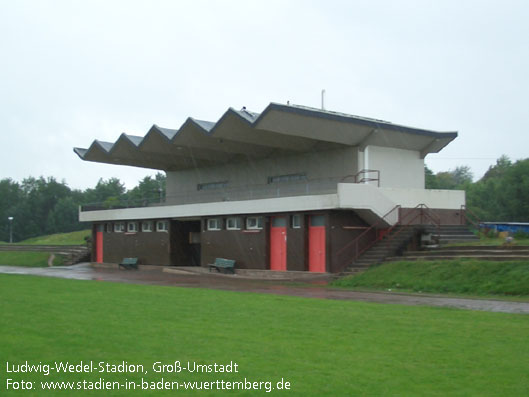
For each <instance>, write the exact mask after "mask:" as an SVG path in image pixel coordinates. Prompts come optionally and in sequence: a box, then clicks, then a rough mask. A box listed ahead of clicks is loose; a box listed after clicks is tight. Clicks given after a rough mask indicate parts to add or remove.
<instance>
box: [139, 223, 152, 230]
mask: <svg viewBox="0 0 529 397" xmlns="http://www.w3.org/2000/svg"><path fill="white" fill-rule="evenodd" d="M141 231H142V232H152V222H151V221H144V222H142V223H141Z"/></svg>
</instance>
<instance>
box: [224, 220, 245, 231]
mask: <svg viewBox="0 0 529 397" xmlns="http://www.w3.org/2000/svg"><path fill="white" fill-rule="evenodd" d="M241 225H242V222H241V218H228V219H227V220H226V229H228V230H241V227H242V226H241Z"/></svg>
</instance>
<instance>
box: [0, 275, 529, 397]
mask: <svg viewBox="0 0 529 397" xmlns="http://www.w3.org/2000/svg"><path fill="white" fill-rule="evenodd" d="M0 291H1V298H2V299H0V311H1V313H2V321H1V322H0V333H1V335H2V339H1V340H0V352H1V357H2V360H3V361H4V362H3V363H2V365H1V366H0V368H1V369H0V381H1V383H0V394H4V395H55V394H58V395H72V394H74V395H75V393H71V392H65V391H62V392H58V391H57V392H42V390H40V387H41V386H40V381H82V380H88V381H90V380H91V381H96V380H98V379H99V378H100V377H102V378H104V379H105V380H106V381H121V382H124V381H125V378H126V379H128V380H129V381H131V380H132V381H136V382H141V378H142V377H143V378H144V379H145V380H147V381H149V382H150V381H158V380H160V379H161V378H162V377H163V378H164V380H166V381H173V380H178V381H179V382H180V383H183V382H184V381H215V380H224V381H244V379H245V378H246V379H247V381H252V382H253V381H271V382H272V384H273V385H274V386H275V385H276V382H277V381H279V380H281V378H284V379H285V380H286V381H289V382H290V383H291V388H292V390H291V391H290V392H288V393H284V392H283V393H280V392H278V391H276V392H272V393H266V392H265V391H264V390H261V391H260V392H259V391H240V390H239V391H225V394H226V395H245V396H253V395H267V394H272V395H277V394H288V395H299V396H353V395H370V396H383V395H391V396H414V395H420V396H424V395H429V396H449V395H459V396H494V395H495V396H497V395H502V396H523V395H528V394H529V376H528V368H529V343H527V336H528V335H529V316H527V315H515V314H504V313H486V312H472V311H462V310H453V309H445V308H430V307H409V306H399V305H382V304H370V303H361V302H349V301H331V300H318V299H304V298H297V297H288V296H276V295H260V294H251V293H240V292H228V291H214V290H205V289H185V288H171V287H159V286H146V285H132V284H118V283H107V282H95V281H75V280H64V279H53V278H38V277H30V276H14V275H0ZM81 360H83V361H84V362H89V361H90V360H92V361H94V362H96V363H98V362H99V361H104V362H108V363H115V364H119V363H121V362H122V361H126V362H128V363H129V364H130V363H132V364H142V365H144V369H145V370H147V372H148V373H147V374H134V373H128V374H119V373H118V374H116V373H103V374H101V373H88V374H82V373H77V374H76V373H73V374H60V375H59V374H56V373H51V374H50V375H49V376H44V375H42V374H35V373H7V370H6V368H8V366H6V362H9V364H10V365H13V364H24V363H25V362H26V361H28V362H29V363H30V364H38V363H43V364H46V363H53V362H55V361H69V362H70V363H74V364H77V363H79V362H80V361H81ZM175 360H176V361H180V362H181V363H182V366H187V362H188V361H189V362H197V363H201V364H212V363H215V362H216V363H219V364H226V363H229V362H231V361H233V362H236V363H237V364H238V369H239V372H238V373H187V372H181V373H176V374H174V373H163V374H156V373H153V370H152V369H153V368H152V364H153V363H154V362H156V361H161V362H163V363H165V364H172V363H174V362H175ZM6 378H11V379H15V380H21V379H25V380H27V381H33V382H35V383H34V388H35V389H36V390H34V391H28V392H21V391H20V390H19V391H12V392H11V393H10V392H9V391H8V392H7V393H6V384H7V383H6V382H7V381H6ZM178 392H181V393H182V395H200V396H202V395H204V396H210V395H211V396H212V395H219V394H220V395H222V394H223V393H222V392H218V391H216V390H214V391H205V390H202V391H199V392H185V391H182V390H179V391H176V390H173V391H147V392H146V391H141V390H136V391H135V392H134V391H132V392H131V391H120V392H116V391H112V392H106V394H107V395H169V394H175V393H178ZM85 393H86V392H79V393H78V394H85ZM103 393H105V392H103ZM92 394H94V395H101V391H97V392H93V393H92Z"/></svg>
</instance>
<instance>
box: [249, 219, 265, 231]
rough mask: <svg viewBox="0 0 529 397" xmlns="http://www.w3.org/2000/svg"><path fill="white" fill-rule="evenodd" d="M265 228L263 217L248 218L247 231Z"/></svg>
mask: <svg viewBox="0 0 529 397" xmlns="http://www.w3.org/2000/svg"><path fill="white" fill-rule="evenodd" d="M262 228H263V217H262V216H251V217H248V218H246V229H248V230H252V229H262Z"/></svg>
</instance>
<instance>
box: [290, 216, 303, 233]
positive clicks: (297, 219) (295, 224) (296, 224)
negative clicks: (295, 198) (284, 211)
mask: <svg viewBox="0 0 529 397" xmlns="http://www.w3.org/2000/svg"><path fill="white" fill-rule="evenodd" d="M291 226H292V229H299V228H300V227H301V215H299V214H296V215H292V220H291Z"/></svg>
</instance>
